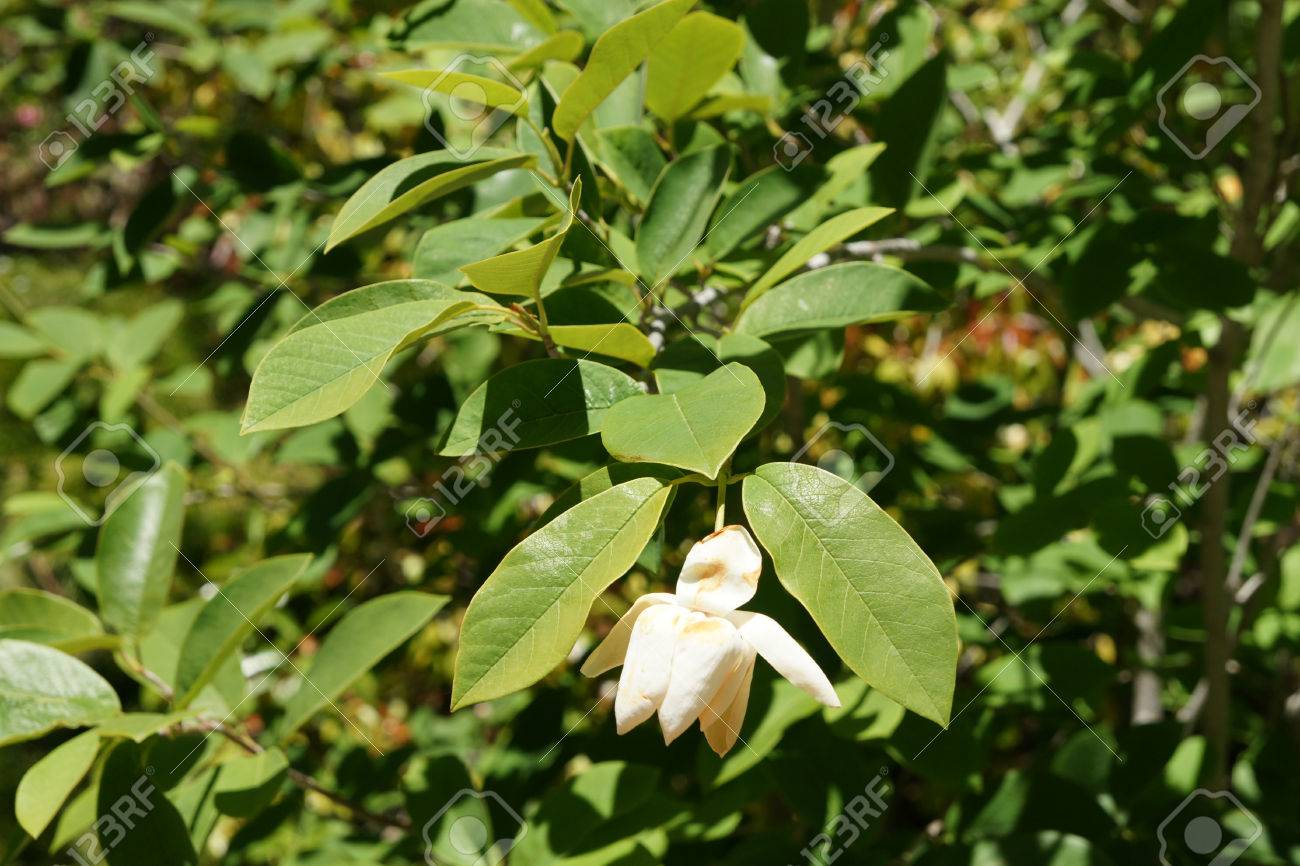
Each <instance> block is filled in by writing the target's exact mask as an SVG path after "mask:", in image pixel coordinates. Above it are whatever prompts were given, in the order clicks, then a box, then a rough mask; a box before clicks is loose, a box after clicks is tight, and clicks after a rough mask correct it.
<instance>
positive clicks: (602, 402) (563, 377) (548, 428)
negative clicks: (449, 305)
mask: <svg viewBox="0 0 1300 866" xmlns="http://www.w3.org/2000/svg"><path fill="white" fill-rule="evenodd" d="M642 393H643V391H642V390H641V386H640V385H639V384H638V383H637V382H636V380H635V379H633V378H632V377H631V376H628V375H627V374H626V373H622V372H620V371H618V370H615V369H614V368H613V367H608V366H606V365H604V364H599V363H596V362H595V361H581V360H579V361H571V360H567V359H563V358H541V359H538V360H535V361H526V362H524V363H523V364H516V365H514V366H512V367H507V368H506V369H504V370H502V371H501V372H499V373H497V374H496V375H494V376H493V377H492V378H490V379H488V380H487V381H486V382H484V383H483V384H482V385H480V386H479V387H478V388H477V389H475V391H474V393H472V394H470V395H469V398H468V399H467V400H466V401H465V402H464V403H463V404H462V405H461V407H460V409H459V410H458V411H457V413H456V419H455V420H454V421H453V422H452V425H451V428H450V429H449V430H448V431H447V436H446V438H445V439H444V440H443V443H442V447H441V448H440V449H439V453H441V454H449V455H467V454H474V453H477V452H479V451H485V452H488V453H495V452H498V451H501V450H519V449H522V448H540V447H541V446H543V445H553V444H555V443H556V442H565V441H568V440H570V439H578V438H581V437H583V436H586V435H588V434H591V433H595V432H597V431H598V430H599V429H600V420H601V418H603V417H604V415H605V410H606V409H608V408H609V407H610V406H612V405H614V404H615V403H617V402H618V401H620V400H624V399H626V398H628V397H634V396H637V395H640V394H642ZM493 431H495V432H493Z"/></svg>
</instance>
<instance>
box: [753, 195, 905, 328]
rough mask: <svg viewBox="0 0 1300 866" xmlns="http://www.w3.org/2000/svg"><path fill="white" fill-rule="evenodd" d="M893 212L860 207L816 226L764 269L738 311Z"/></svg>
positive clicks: (879, 208) (892, 210) (884, 208)
mask: <svg viewBox="0 0 1300 866" xmlns="http://www.w3.org/2000/svg"><path fill="white" fill-rule="evenodd" d="M893 212H894V209H893V208H888V207H860V208H856V209H854V210H851V211H845V212H844V213H842V214H839V215H837V216H833V217H831V218H830V219H828V220H827V221H826V222H824V223H822V224H821V225H819V226H817V228H815V229H813V230H812V231H810V232H808V234H806V235H804V236H803V237H801V238H800V239H799V240H798V241H796V242H795V244H794V245H793V246H792V247H790V249H788V250H786V251H785V253H784V254H782V256H781V257H780V258H779V259H777V260H776V263H775V264H773V265H772V267H770V268H768V269H767V273H765V274H763V276H761V277H759V278H758V280H757V281H756V282H755V283H754V284H753V285H752V286H750V287H749V291H748V292H746V293H745V300H744V301H742V302H741V305H740V309H741V311H742V312H743V311H744V310H745V309H746V308H747V307H748V306H749V305H750V304H752V303H754V302H755V301H756V300H758V299H759V298H760V297H761V296H762V295H763V293H764V292H766V291H767V290H768V289H770V288H772V286H775V285H776V284H777V283H779V282H780V281H781V280H784V279H785V278H786V277H788V276H790V274H792V273H794V272H795V271H797V270H799V269H800V268H802V267H803V266H804V265H806V264H808V260H809V259H810V258H812V257H813V256H815V255H817V254H818V253H821V252H825V251H826V250H828V249H830V248H831V247H833V246H835V245H836V244H838V243H839V242H840V241H843V240H845V239H847V238H851V237H853V236H854V235H855V234H857V233H858V232H860V231H862V230H863V229H865V228H866V227H867V226H869V225H871V224H872V223H876V222H879V221H880V220H882V219H884V218H885V217H887V216H889V215H890V214H891V213H893Z"/></svg>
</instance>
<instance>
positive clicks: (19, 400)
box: [5, 358, 82, 421]
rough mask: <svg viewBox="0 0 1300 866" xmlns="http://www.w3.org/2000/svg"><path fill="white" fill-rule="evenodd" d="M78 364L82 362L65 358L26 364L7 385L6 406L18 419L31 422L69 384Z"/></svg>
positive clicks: (79, 367)
mask: <svg viewBox="0 0 1300 866" xmlns="http://www.w3.org/2000/svg"><path fill="white" fill-rule="evenodd" d="M81 365H82V361H81V360H79V359H67V358H37V359H35V360H33V361H28V362H27V363H26V364H25V365H23V368H22V370H20V371H19V373H18V378H16V379H14V381H13V384H12V385H10V386H9V393H7V394H6V395H5V405H6V406H8V407H9V411H10V412H13V413H14V414H15V415H17V416H18V417H19V418H21V419H23V420H24V421H30V420H31V419H32V418H35V417H36V416H37V415H39V414H40V412H41V410H42V409H44V408H45V407H46V406H48V405H50V403H51V401H53V400H54V398H55V397H57V396H59V395H60V394H62V393H63V391H64V389H66V388H67V387H68V385H70V384H72V379H73V377H74V376H76V375H77V371H78V370H80V369H81Z"/></svg>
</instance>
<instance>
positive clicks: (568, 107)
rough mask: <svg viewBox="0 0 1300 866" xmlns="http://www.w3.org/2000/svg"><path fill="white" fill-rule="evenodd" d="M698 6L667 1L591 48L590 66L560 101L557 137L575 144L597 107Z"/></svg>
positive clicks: (615, 29)
mask: <svg viewBox="0 0 1300 866" xmlns="http://www.w3.org/2000/svg"><path fill="white" fill-rule="evenodd" d="M694 5H695V0H664V2H662V3H656V4H655V5H654V6H651V7H650V8H649V9H646V10H644V11H643V12H639V13H637V14H636V15H633V16H632V17H631V18H627V19H625V20H623V21H620V22H619V23H617V24H615V25H614V26H613V27H611V28H609V30H607V31H605V33H603V34H602V35H601V37H600V38H599V39H597V40H596V44H595V45H593V46H592V48H591V55H590V56H589V57H588V58H587V65H586V67H584V68H583V70H582V74H581V75H579V76H578V77H577V78H576V79H574V81H573V83H572V84H570V85H569V86H568V88H567V89H565V91H564V94H563V95H562V96H561V97H560V102H559V105H557V106H556V107H555V116H554V118H553V119H552V121H551V124H552V128H553V129H554V130H555V134H556V135H558V136H559V137H560V138H562V139H564V140H565V141H573V139H574V137H575V136H576V135H577V134H578V128H579V127H580V126H582V122H583V121H584V120H586V119H587V117H588V116H589V115H590V114H591V113H592V112H593V111H595V110H596V106H597V105H600V103H601V102H603V101H604V99H605V97H606V96H609V95H610V94H611V93H613V92H614V88H616V87H618V85H619V83H620V82H621V81H622V80H623V79H624V78H626V77H627V76H628V75H629V74H631V72H632V70H633V69H636V68H637V66H639V65H640V64H641V61H643V60H645V59H646V57H648V56H649V54H650V52H651V51H653V50H654V47H655V46H656V45H657V44H659V42H660V41H661V40H662V39H663V38H664V37H665V36H667V35H668V33H669V32H670V31H671V30H672V29H673V27H675V26H676V25H677V22H678V21H680V20H681V19H682V16H683V15H685V14H686V13H687V11H688V10H689V9H690V8H691V7H692V6H694Z"/></svg>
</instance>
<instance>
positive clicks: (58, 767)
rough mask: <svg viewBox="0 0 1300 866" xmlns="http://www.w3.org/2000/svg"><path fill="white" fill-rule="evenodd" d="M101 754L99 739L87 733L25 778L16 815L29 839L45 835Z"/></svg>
mask: <svg viewBox="0 0 1300 866" xmlns="http://www.w3.org/2000/svg"><path fill="white" fill-rule="evenodd" d="M98 754H99V736H98V735H97V734H96V733H95V732H94V731H85V732H84V733H81V734H78V735H77V736H75V737H73V738H72V739H70V740H68V741H67V742H65V743H61V744H60V745H59V746H58V748H56V749H54V750H53V751H51V752H50V753H49V754H47V755H45V757H43V758H41V759H40V760H39V761H37V762H36V763H35V764H33V765H32V767H31V769H29V770H28V771H27V772H26V773H25V774H24V775H23V778H22V781H20V782H19V783H18V791H17V792H16V793H15V794H14V813H15V814H16V815H17V816H18V823H19V825H21V826H22V828H23V829H24V830H26V831H27V835H28V836H31V837H32V838H33V839H35V838H37V837H39V836H40V835H41V834H42V833H44V832H45V828H46V827H48V826H49V825H50V821H52V820H54V816H55V815H56V814H57V813H58V811H59V809H60V808H62V806H63V804H64V802H65V801H66V800H67V799H68V795H69V794H71V793H72V789H73V788H76V787H77V785H78V783H80V782H81V780H82V779H83V778H84V777H85V775H86V773H87V772H88V771H89V770H90V765H91V764H93V763H95V756H96V755H98Z"/></svg>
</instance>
